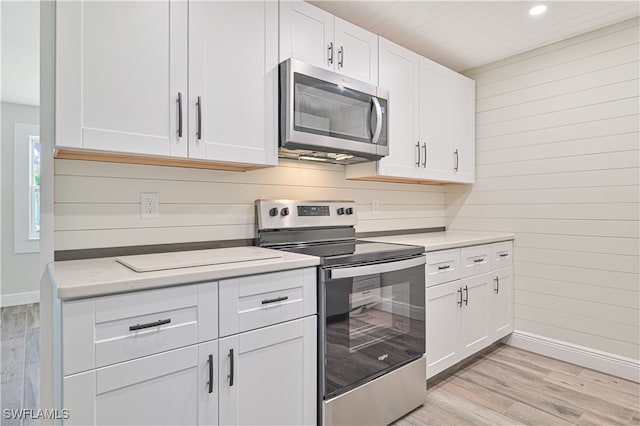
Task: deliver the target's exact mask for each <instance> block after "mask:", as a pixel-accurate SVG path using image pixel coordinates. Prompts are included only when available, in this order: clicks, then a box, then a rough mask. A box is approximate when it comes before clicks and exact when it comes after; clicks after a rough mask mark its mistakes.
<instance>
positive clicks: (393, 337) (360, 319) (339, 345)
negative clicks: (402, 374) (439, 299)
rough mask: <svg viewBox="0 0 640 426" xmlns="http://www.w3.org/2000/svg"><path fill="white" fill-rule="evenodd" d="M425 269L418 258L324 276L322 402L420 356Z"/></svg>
mask: <svg viewBox="0 0 640 426" xmlns="http://www.w3.org/2000/svg"><path fill="white" fill-rule="evenodd" d="M424 265H425V257H424V256H423V255H421V256H419V257H414V258H410V259H404V260H396V261H389V262H385V263H376V264H371V265H365V266H346V267H345V266H342V267H335V268H325V269H323V270H322V274H321V280H322V281H323V283H322V285H321V287H320V292H321V304H320V305H321V306H320V314H321V318H322V320H321V324H322V327H321V329H320V339H321V342H320V345H319V346H320V350H321V354H320V356H321V357H320V359H321V360H324V363H321V365H320V369H321V371H320V380H321V386H322V389H321V391H322V394H323V396H324V399H325V400H326V399H329V398H332V397H334V396H336V395H339V394H341V393H343V392H346V391H348V390H350V389H352V388H354V387H356V386H358V385H360V384H363V383H365V382H367V381H369V380H372V379H374V378H376V377H379V376H381V375H383V374H385V373H386V372H388V371H391V370H393V369H395V368H397V367H399V366H401V365H403V364H406V363H408V362H410V361H413V360H415V359H418V358H420V357H421V356H422V355H423V354H424V352H425V310H424V307H425V267H424ZM323 379H324V380H323Z"/></svg>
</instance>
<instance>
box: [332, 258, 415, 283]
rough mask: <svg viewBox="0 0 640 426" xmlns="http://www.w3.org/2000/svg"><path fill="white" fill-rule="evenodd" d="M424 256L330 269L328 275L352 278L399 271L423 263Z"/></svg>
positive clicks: (335, 277) (336, 277) (337, 277)
mask: <svg viewBox="0 0 640 426" xmlns="http://www.w3.org/2000/svg"><path fill="white" fill-rule="evenodd" d="M425 263H426V260H425V257H424V256H420V257H416V258H414V259H407V260H398V261H395V262H393V261H392V262H385V263H376V264H374V265H365V266H351V267H347V268H336V269H331V270H330V272H331V274H330V276H331V279H332V280H335V279H339V278H354V277H362V276H364V275H373V274H381V273H384V272H394V271H400V270H402V269H408V268H413V267H414V266H420V265H424V264H425Z"/></svg>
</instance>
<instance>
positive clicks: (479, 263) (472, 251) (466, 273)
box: [460, 244, 491, 278]
mask: <svg viewBox="0 0 640 426" xmlns="http://www.w3.org/2000/svg"><path fill="white" fill-rule="evenodd" d="M490 256H491V244H484V245H481V246H471V247H464V248H462V249H460V262H461V263H462V267H461V271H460V278H466V277H471V276H473V275H477V274H484V273H485V272H489V271H490V270H491V257H490Z"/></svg>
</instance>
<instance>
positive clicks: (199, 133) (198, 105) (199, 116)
mask: <svg viewBox="0 0 640 426" xmlns="http://www.w3.org/2000/svg"><path fill="white" fill-rule="evenodd" d="M196 108H197V112H198V113H197V119H198V124H197V126H196V127H197V129H196V139H198V140H200V139H202V98H201V97H200V96H198V100H197V101H196Z"/></svg>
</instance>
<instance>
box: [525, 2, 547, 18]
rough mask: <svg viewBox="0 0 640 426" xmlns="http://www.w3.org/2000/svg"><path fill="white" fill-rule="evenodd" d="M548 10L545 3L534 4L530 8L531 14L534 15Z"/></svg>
mask: <svg viewBox="0 0 640 426" xmlns="http://www.w3.org/2000/svg"><path fill="white" fill-rule="evenodd" d="M546 10H547V6H545V5H544V4H540V5H538V6H533V7H532V8H531V9H529V15H532V16H535V15H540V14H542V13H544V12H545V11H546Z"/></svg>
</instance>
